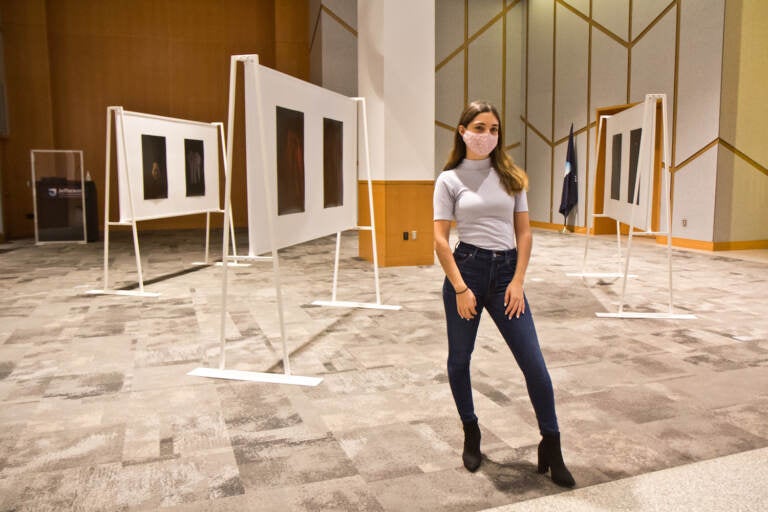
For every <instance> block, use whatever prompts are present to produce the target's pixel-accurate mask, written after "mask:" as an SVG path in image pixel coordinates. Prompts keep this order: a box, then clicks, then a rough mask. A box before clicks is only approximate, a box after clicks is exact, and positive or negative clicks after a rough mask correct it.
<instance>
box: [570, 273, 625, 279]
mask: <svg viewBox="0 0 768 512" xmlns="http://www.w3.org/2000/svg"><path fill="white" fill-rule="evenodd" d="M565 275H567V276H568V277H624V274H622V273H621V272H576V273H574V272H570V273H568V274H565ZM627 277H629V278H632V277H637V274H628V275H627Z"/></svg>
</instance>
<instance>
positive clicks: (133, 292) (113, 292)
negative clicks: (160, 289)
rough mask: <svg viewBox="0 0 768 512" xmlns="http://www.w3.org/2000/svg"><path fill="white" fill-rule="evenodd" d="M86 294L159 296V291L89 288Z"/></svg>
mask: <svg viewBox="0 0 768 512" xmlns="http://www.w3.org/2000/svg"><path fill="white" fill-rule="evenodd" d="M85 294H86V295H127V296H131V297H159V296H160V294H159V293H154V292H142V291H139V290H88V291H87V292H85Z"/></svg>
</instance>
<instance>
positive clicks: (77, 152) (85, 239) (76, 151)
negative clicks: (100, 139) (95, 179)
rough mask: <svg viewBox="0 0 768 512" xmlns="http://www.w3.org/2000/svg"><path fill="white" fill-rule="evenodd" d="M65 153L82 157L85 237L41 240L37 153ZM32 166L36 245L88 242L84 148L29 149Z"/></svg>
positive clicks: (81, 185)
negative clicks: (79, 238) (80, 238)
mask: <svg viewBox="0 0 768 512" xmlns="http://www.w3.org/2000/svg"><path fill="white" fill-rule="evenodd" d="M56 153H58V154H64V153H70V154H75V155H78V156H79V157H80V199H81V201H82V211H83V239H82V240H43V241H40V231H39V225H38V216H39V215H38V212H37V173H36V170H35V154H56ZM29 159H30V166H31V169H32V171H31V172H32V183H31V185H32V205H33V208H34V209H33V211H34V217H35V245H47V244H62V243H78V244H85V243H88V223H87V221H86V211H85V170H84V165H85V164H84V163H83V150H82V149H32V150H30V151H29Z"/></svg>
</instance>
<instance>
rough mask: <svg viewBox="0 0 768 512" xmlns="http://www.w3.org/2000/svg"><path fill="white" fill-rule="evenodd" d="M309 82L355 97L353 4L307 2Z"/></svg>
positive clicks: (333, 0) (336, 0)
mask: <svg viewBox="0 0 768 512" xmlns="http://www.w3.org/2000/svg"><path fill="white" fill-rule="evenodd" d="M309 13H310V16H309V27H308V30H309V37H310V81H311V82H312V83H314V84H316V85H320V86H322V87H325V88H326V89H330V90H332V91H335V92H338V93H339V94H344V95H345V96H357V0H310V3H309Z"/></svg>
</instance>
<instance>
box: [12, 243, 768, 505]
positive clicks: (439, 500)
mask: <svg viewBox="0 0 768 512" xmlns="http://www.w3.org/2000/svg"><path fill="white" fill-rule="evenodd" d="M127 235H128V234H127V233H118V234H117V235H114V236H113V241H112V243H111V247H110V256H111V257H110V283H109V284H110V287H114V288H121V287H123V288H130V287H131V286H132V285H134V284H135V281H136V272H135V259H134V257H133V254H132V247H133V245H132V241H131V240H130V238H129V236H127ZM243 236H244V234H243ZM140 237H141V247H142V256H143V258H142V264H143V266H144V270H145V279H146V280H147V281H151V284H149V285H148V286H147V290H148V291H153V292H158V293H160V297H158V298H136V297H125V296H114V295H100V296H91V295H86V294H85V292H86V291H88V290H90V289H93V288H102V287H103V283H102V282H101V280H102V265H103V245H102V244H101V243H94V244H88V245H76V244H75V245H46V246H34V245H31V244H30V243H28V242H17V243H13V244H5V245H3V246H2V250H0V285H2V292H0V511H23V510H35V511H46V510H56V511H61V510H79V511H96V510H99V511H121V510H157V509H160V508H162V509H163V510H178V511H209V510H222V511H224V510H232V511H236V510H237V511H240V510H258V511H271V510H275V511H278V510H279V511H286V510H291V511H304V510H306V511H320V510H323V511H324V510H339V511H361V510H364V511H422V510H423V511H427V510H429V511H454V510H456V511H458V510H462V511H473V510H481V509H485V508H489V507H494V506H499V505H504V504H509V503H514V502H518V501H521V500H527V499H530V498H534V497H539V496H544V495H549V494H554V493H559V492H562V489H560V488H558V487H557V486H555V485H554V484H553V483H552V482H551V481H550V480H549V478H548V477H543V476H540V475H538V474H536V472H535V465H534V464H535V458H536V454H535V448H536V444H537V442H538V439H539V438H538V434H537V430H536V426H535V425H536V422H535V418H534V416H533V410H532V408H531V406H530V403H529V401H528V397H527V394H526V391H525V388H524V384H523V381H522V376H521V374H520V372H519V370H518V369H517V367H516V365H515V362H514V359H513V358H512V356H511V355H510V354H509V353H508V350H507V349H506V346H505V345H504V343H503V341H502V340H501V339H500V337H499V336H498V335H497V333H496V331H495V327H494V326H493V324H492V322H491V321H490V320H488V319H485V320H483V322H482V323H481V327H480V334H479V339H478V344H477V348H476V351H475V355H474V358H473V386H474V390H475V402H476V407H477V411H478V416H479V417H480V425H481V429H482V432H483V446H482V449H483V452H484V454H485V455H486V459H485V460H484V462H483V464H482V466H481V469H480V470H479V471H478V472H477V473H475V474H471V473H468V472H467V471H466V470H464V469H463V467H462V463H461V447H462V433H461V425H460V422H459V420H458V417H457V414H456V412H455V408H454V405H453V401H452V399H451V395H450V390H449V388H448V385H447V377H446V372H445V359H446V339H445V326H444V314H443V311H442V302H441V300H440V289H441V285H442V277H443V275H442V272H441V270H440V268H439V266H422V267H399V268H383V269H381V287H382V300H383V302H384V303H387V304H397V305H402V306H403V309H402V310H401V311H380V310H369V309H337V308H325V307H317V306H312V305H311V302H312V301H313V300H316V299H329V298H330V293H331V279H332V271H333V251H334V246H335V239H334V238H333V237H329V238H323V239H320V240H316V241H313V242H310V243H306V244H302V245H299V246H296V247H291V248H288V249H285V250H283V251H281V257H280V266H281V270H282V289H283V298H284V303H285V315H286V316H285V318H286V327H287V332H288V336H287V339H288V346H289V349H290V351H291V354H292V355H291V366H292V371H293V373H294V374H296V375H306V376H318V377H322V378H323V379H324V380H323V382H322V383H321V384H320V385H319V386H317V387H301V386H289V385H277V384H260V383H248V382H237V381H221V380H212V379H206V378H200V377H191V376H187V375H186V374H187V372H189V371H190V370H192V369H194V368H196V367H198V366H201V365H204V366H214V367H215V366H217V365H218V360H219V342H218V333H219V329H220V322H221V316H220V311H221V304H222V281H221V274H222V271H221V267H216V266H215V265H203V266H199V267H194V266H193V265H192V262H193V261H195V260H199V259H201V258H202V257H203V241H204V238H203V234H202V233H200V232H196V231H188V232H181V233H158V232H147V233H141V234H140ZM239 237H240V235H239ZM213 240H216V238H215V237H214V238H213ZM219 240H220V239H219ZM238 241H239V247H245V245H246V241H245V239H244V238H243V239H240V238H239V240H238ZM614 251H615V239H613V238H610V237H608V238H598V239H596V240H595V241H594V243H592V244H591V249H590V269H591V270H598V269H603V270H609V271H612V270H614V269H615V267H616V264H615V263H614V261H613V260H612V257H613V253H614ZM583 253H584V238H583V237H581V236H578V235H562V234H559V233H556V232H549V231H539V230H536V231H535V233H534V254H533V258H532V261H531V266H530V267H529V272H528V276H527V283H526V293H527V295H528V298H529V300H530V303H531V306H532V309H533V314H534V318H535V319H536V324H537V328H538V332H539V338H540V339H541V341H542V347H543V350H544V354H545V358H546V359H547V362H548V365H549V368H550V372H551V375H552V379H553V381H554V384H555V393H556V397H557V406H558V416H559V419H560V424H561V430H562V432H563V434H562V435H563V445H564V453H565V458H566V462H567V463H568V465H569V467H570V469H571V471H572V472H573V474H574V476H575V478H576V480H577V483H578V485H579V486H580V487H585V486H589V485H593V484H597V483H602V482H608V481H613V480H617V479H621V478H624V477H627V476H633V475H639V474H644V473H648V472H651V471H655V470H659V469H663V468H670V467H675V466H680V465H682V464H687V463H689V462H693V461H700V460H707V459H711V458H715V457H720V456H724V455H729V454H734V453H739V452H743V451H747V450H752V449H756V448H762V447H766V446H768V423H766V421H765V418H766V417H767V416H768V371H766V367H768V318H766V314H765V313H766V307H765V290H766V288H767V287H768V262H765V261H762V262H761V261H750V260H744V259H738V258H736V257H733V256H729V254H728V253H702V252H696V251H683V250H677V249H675V250H674V251H673V264H674V279H675V289H676V294H675V307H676V310H678V311H680V312H690V313H694V314H695V315H697V318H696V319H695V320H648V319H639V320H638V319H635V320H616V319H601V318H596V317H595V314H594V313H595V312H597V311H615V310H616V308H617V307H618V298H619V296H620V294H621V281H619V280H607V281H599V280H597V279H592V278H589V279H586V280H582V279H580V278H573V277H567V276H566V273H567V272H578V271H579V270H580V269H581V263H582V256H583ZM356 254H357V235H356V234H355V233H345V234H344V236H343V237H342V259H341V276H340V288H339V297H338V298H339V299H340V300H352V301H365V302H371V301H374V300H375V296H374V292H373V290H374V288H373V269H372V267H371V266H370V264H368V263H367V262H364V261H361V260H360V259H358V258H357V257H356ZM666 268H667V267H666V252H665V247H663V246H659V245H655V244H653V243H651V242H648V241H641V240H636V241H635V244H634V248H633V258H632V268H631V270H632V272H634V273H636V274H638V276H639V277H638V278H636V279H632V280H630V281H629V283H628V285H627V302H626V306H625V308H626V309H628V310H633V311H664V310H665V308H666V301H667V290H666V277H667V274H666ZM229 275H230V280H229V281H228V293H227V309H228V314H227V316H226V319H225V320H226V324H225V325H226V332H227V343H226V356H227V368H232V369H241V370H252V371H270V372H278V373H279V372H282V364H281V358H282V347H281V343H280V336H279V332H280V331H279V322H278V316H277V309H276V299H275V293H274V288H273V285H272V283H273V280H272V279H273V276H272V266H271V263H269V262H257V263H254V264H253V265H252V266H250V267H236V268H230V269H229Z"/></svg>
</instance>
